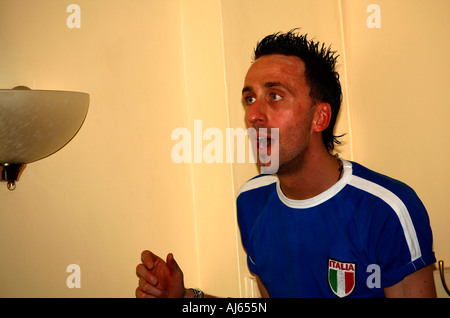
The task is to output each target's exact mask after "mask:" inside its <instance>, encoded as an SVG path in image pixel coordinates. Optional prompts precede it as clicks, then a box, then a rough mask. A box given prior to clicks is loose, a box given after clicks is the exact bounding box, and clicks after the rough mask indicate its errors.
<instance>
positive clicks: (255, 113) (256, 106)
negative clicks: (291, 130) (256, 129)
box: [245, 101, 267, 125]
mask: <svg viewBox="0 0 450 318" xmlns="http://www.w3.org/2000/svg"><path fill="white" fill-rule="evenodd" d="M245 116H246V121H247V122H248V123H249V124H252V125H255V124H261V123H265V122H266V121H267V117H266V112H265V107H264V104H263V103H262V102H260V101H255V102H254V103H253V104H251V105H249V106H247V109H246V112H245Z"/></svg>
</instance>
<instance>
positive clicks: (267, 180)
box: [237, 174, 278, 197]
mask: <svg viewBox="0 0 450 318" xmlns="http://www.w3.org/2000/svg"><path fill="white" fill-rule="evenodd" d="M277 181H278V177H277V176H276V175H267V174H260V175H258V176H256V177H254V178H252V179H250V180H248V181H247V182H245V183H244V184H243V185H242V186H241V187H240V189H239V191H238V194H237V197H239V196H241V194H243V193H247V192H249V191H253V190H258V189H260V190H262V189H264V188H266V187H267V186H270V185H273V184H276V183H277Z"/></svg>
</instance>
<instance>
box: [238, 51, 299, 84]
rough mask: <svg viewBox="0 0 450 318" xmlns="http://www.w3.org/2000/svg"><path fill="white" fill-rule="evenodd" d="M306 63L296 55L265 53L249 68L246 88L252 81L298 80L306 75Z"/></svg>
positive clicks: (278, 81)
mask: <svg viewBox="0 0 450 318" xmlns="http://www.w3.org/2000/svg"><path fill="white" fill-rule="evenodd" d="M304 71H305V63H304V62H303V61H302V60H301V59H300V58H298V57H296V56H286V55H276V54H274V55H265V56H262V57H260V58H259V59H257V60H256V61H255V62H254V63H253V64H252V65H251V66H250V68H249V70H248V72H247V75H246V77H245V84H244V88H245V87H248V86H252V82H254V81H257V82H260V83H270V82H271V83H283V82H288V81H290V80H294V81H298V79H299V78H303V77H304Z"/></svg>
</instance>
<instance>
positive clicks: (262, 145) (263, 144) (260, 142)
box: [257, 137, 274, 149]
mask: <svg viewBox="0 0 450 318" xmlns="http://www.w3.org/2000/svg"><path fill="white" fill-rule="evenodd" d="M273 141H274V140H273V139H272V138H270V137H258V138H257V147H258V149H268V148H270V146H271V145H272V142H273Z"/></svg>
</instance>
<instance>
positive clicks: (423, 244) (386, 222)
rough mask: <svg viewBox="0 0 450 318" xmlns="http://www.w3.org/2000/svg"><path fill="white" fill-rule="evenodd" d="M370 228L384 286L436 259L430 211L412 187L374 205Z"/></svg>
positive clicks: (382, 285)
mask: <svg viewBox="0 0 450 318" xmlns="http://www.w3.org/2000/svg"><path fill="white" fill-rule="evenodd" d="M370 231H371V235H370V236H369V237H370V240H371V241H372V242H369V244H370V245H371V250H372V251H374V252H373V253H374V259H375V260H376V262H377V265H379V266H380V268H381V287H383V288H384V287H389V286H392V285H395V284H396V283H398V282H400V281H401V280H402V279H403V278H405V277H406V276H407V275H409V274H412V273H413V272H415V271H417V270H419V269H421V268H423V267H425V266H427V265H430V264H433V263H434V262H436V259H435V255H434V252H433V248H432V244H433V236H432V231H431V227H430V221H429V218H428V213H427V211H426V209H425V207H424V205H423V204H422V202H421V201H420V199H419V198H418V197H417V195H416V193H415V192H414V191H413V190H412V189H410V188H408V189H406V190H402V192H401V193H400V194H399V196H397V195H391V196H386V197H385V198H384V200H379V201H378V202H377V203H376V204H374V206H373V210H372V225H371V230H370Z"/></svg>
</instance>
